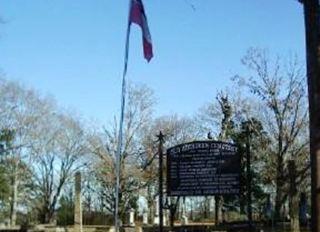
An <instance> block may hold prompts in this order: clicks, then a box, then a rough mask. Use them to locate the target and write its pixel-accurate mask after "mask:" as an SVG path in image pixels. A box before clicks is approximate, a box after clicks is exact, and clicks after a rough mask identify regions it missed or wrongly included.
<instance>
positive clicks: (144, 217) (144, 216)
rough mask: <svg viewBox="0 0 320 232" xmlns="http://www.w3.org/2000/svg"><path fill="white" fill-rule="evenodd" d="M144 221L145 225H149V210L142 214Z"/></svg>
mask: <svg viewBox="0 0 320 232" xmlns="http://www.w3.org/2000/svg"><path fill="white" fill-rule="evenodd" d="M142 223H143V224H144V225H147V224H148V212H144V213H143V214H142Z"/></svg>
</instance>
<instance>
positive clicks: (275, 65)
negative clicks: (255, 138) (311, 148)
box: [235, 48, 309, 219]
mask: <svg viewBox="0 0 320 232" xmlns="http://www.w3.org/2000/svg"><path fill="white" fill-rule="evenodd" d="M242 63H243V65H244V66H245V67H247V68H248V70H249V71H250V72H249V74H248V76H247V77H240V76H237V77H236V78H235V79H236V80H237V81H238V83H240V84H242V85H243V86H245V87H247V89H248V90H249V91H250V92H251V93H252V94H253V95H254V96H255V97H258V98H259V100H260V108H259V112H258V113H257V118H259V119H260V120H261V121H262V122H263V124H264V128H265V130H266V131H267V133H268V134H269V136H270V138H271V144H272V146H270V147H269V152H268V154H269V155H268V159H267V160H266V161H267V162H268V163H269V165H268V170H266V174H267V175H266V176H268V178H269V179H270V181H271V182H270V183H272V184H274V186H275V189H276V190H275V191H276V196H275V213H276V218H277V219H279V218H280V210H281V207H282V205H283V203H284V202H285V200H286V198H287V196H288V184H287V178H288V171H287V169H286V166H287V163H288V161H289V160H291V159H293V160H297V161H298V160H299V167H298V169H299V171H298V172H299V175H297V178H300V179H301V181H302V180H305V178H306V173H307V171H308V167H309V161H308V158H307V153H308V152H307V145H308V136H307V127H308V117H307V116H308V114H307V112H308V109H307V102H306V86H305V76H304V69H303V67H302V66H301V65H300V64H299V62H298V60H297V58H296V57H294V58H291V59H289V61H288V62H287V63H285V62H281V59H280V58H276V59H275V60H274V61H273V60H272V59H271V58H270V57H269V56H268V54H267V51H265V50H261V49H254V48H251V49H249V50H248V52H247V54H246V55H245V56H244V58H243V59H242ZM270 169H271V170H270ZM273 174H274V175H273ZM301 181H298V182H297V183H298V184H299V183H301Z"/></svg>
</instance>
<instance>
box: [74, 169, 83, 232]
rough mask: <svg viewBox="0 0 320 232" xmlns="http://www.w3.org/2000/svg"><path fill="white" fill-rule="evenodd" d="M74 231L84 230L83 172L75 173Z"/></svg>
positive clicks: (80, 231)
mask: <svg viewBox="0 0 320 232" xmlns="http://www.w3.org/2000/svg"><path fill="white" fill-rule="evenodd" d="M74 231H76V232H82V207H81V173H80V172H76V174H75V198H74Z"/></svg>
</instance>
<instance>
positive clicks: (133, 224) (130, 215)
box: [129, 209, 135, 226]
mask: <svg viewBox="0 0 320 232" xmlns="http://www.w3.org/2000/svg"><path fill="white" fill-rule="evenodd" d="M129 225H130V226H135V223H134V209H130V211H129Z"/></svg>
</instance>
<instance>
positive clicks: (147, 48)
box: [129, 0, 153, 62]
mask: <svg viewBox="0 0 320 232" xmlns="http://www.w3.org/2000/svg"><path fill="white" fill-rule="evenodd" d="M131 23H135V24H137V25H139V26H140V28H141V30H142V42H143V53H144V58H146V59H147V61H148V62H149V61H150V60H151V58H152V57H153V52H152V41H151V34H150V31H149V27H148V22H147V16H146V14H145V11H144V7H143V4H142V0H131V8H130V13H129V26H130V25H131Z"/></svg>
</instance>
